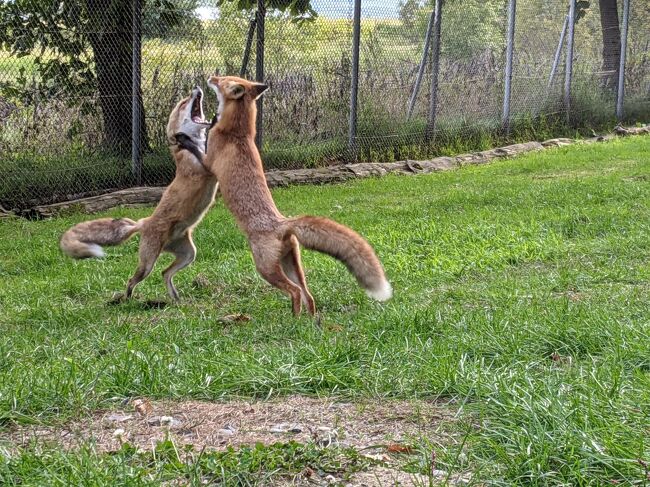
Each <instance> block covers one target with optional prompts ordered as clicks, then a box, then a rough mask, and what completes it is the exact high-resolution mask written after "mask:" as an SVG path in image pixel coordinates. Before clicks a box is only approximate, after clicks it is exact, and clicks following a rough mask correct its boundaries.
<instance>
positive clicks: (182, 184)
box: [60, 86, 218, 300]
mask: <svg viewBox="0 0 650 487" xmlns="http://www.w3.org/2000/svg"><path fill="white" fill-rule="evenodd" d="M202 100H203V92H202V91H201V89H200V88H199V87H198V86H197V87H196V88H194V89H193V90H192V94H191V95H190V96H188V97H187V98H184V99H183V100H181V101H180V102H178V104H177V105H176V107H175V108H174V109H173V110H172V113H171V115H170V116H169V122H168V123H167V138H168V140H169V143H170V144H171V153H172V156H173V157H174V160H175V162H176V176H175V177H174V180H173V181H172V182H171V184H170V185H169V186H168V187H167V189H166V190H165V192H164V193H163V195H162V198H161V200H160V203H158V206H157V207H156V209H155V210H154V212H153V214H152V215H151V216H150V217H147V218H142V219H141V220H138V221H137V222H134V221H133V220H130V219H128V218H119V219H111V218H101V219H99V220H93V221H88V222H83V223H79V224H78V225H75V226H74V227H72V228H70V229H69V230H68V231H67V232H65V233H64V234H63V236H62V237H61V242H60V244H61V249H62V250H63V252H64V253H65V254H67V255H69V256H70V257H73V258H75V259H82V258H86V257H102V256H103V255H104V252H103V250H102V246H106V245H119V244H121V243H123V242H125V241H126V240H127V239H128V238H129V237H131V236H132V235H134V234H135V233H138V232H139V233H140V263H139V265H138V268H137V270H136V271H135V274H134V275H133V277H131V279H129V282H128V284H127V288H126V294H125V295H124V296H123V297H125V298H130V297H131V295H132V293H133V289H134V288H135V286H136V285H137V284H138V283H139V282H141V281H142V280H143V279H145V278H146V277H147V276H148V275H149V274H150V273H151V271H152V270H153V267H154V264H155V263H156V260H157V259H158V256H159V255H160V253H161V252H170V253H172V254H174V255H175V257H176V259H175V260H174V262H172V264H171V265H170V266H169V267H168V268H167V269H165V270H164V271H163V277H164V279H165V285H166V286H167V291H168V293H169V295H170V296H171V298H172V299H174V300H177V299H178V291H177V290H176V287H175V286H174V283H173V277H174V274H176V273H177V272H178V271H180V270H181V269H183V268H184V267H187V266H188V265H190V264H191V263H192V262H193V261H194V258H195V256H196V248H195V246H194V243H193V242H192V230H193V229H194V227H195V226H196V225H197V224H198V223H199V222H200V221H201V219H202V218H203V216H204V215H205V213H206V212H207V211H208V209H209V208H210V206H211V205H212V203H213V202H214V199H215V195H216V193H217V190H218V184H217V179H216V178H215V177H214V176H213V175H212V174H211V173H210V172H209V171H207V170H206V168H205V167H204V166H203V157H204V152H205V144H206V140H205V132H206V129H207V128H208V127H209V126H210V123H208V122H207V121H205V120H204V118H203V104H202Z"/></svg>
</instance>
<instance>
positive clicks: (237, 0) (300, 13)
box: [217, 0, 317, 22]
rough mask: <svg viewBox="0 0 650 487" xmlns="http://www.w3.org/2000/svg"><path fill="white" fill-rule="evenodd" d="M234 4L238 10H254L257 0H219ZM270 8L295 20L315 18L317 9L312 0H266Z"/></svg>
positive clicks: (218, 2) (220, 3) (219, 1)
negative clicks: (312, 4)
mask: <svg viewBox="0 0 650 487" xmlns="http://www.w3.org/2000/svg"><path fill="white" fill-rule="evenodd" d="M228 3H231V4H234V5H235V7H236V9H237V10H240V11H252V10H254V9H256V8H257V0H217V5H219V6H223V5H226V4H228ZM265 7H266V8H267V9H268V10H275V11H278V12H282V13H287V14H288V15H289V16H290V17H291V18H292V21H294V22H303V21H311V20H314V19H315V18H316V16H317V14H316V11H315V10H314V8H313V7H312V6H311V0H265Z"/></svg>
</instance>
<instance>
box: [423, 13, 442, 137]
mask: <svg viewBox="0 0 650 487" xmlns="http://www.w3.org/2000/svg"><path fill="white" fill-rule="evenodd" d="M441 21H442V0H436V9H435V14H434V19H433V41H434V44H433V52H432V55H431V92H430V97H429V117H428V119H427V129H426V133H425V136H426V139H427V140H431V139H432V138H433V136H434V134H435V131H436V111H437V108H438V72H439V71H440V23H441Z"/></svg>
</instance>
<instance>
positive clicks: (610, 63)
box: [598, 0, 621, 90]
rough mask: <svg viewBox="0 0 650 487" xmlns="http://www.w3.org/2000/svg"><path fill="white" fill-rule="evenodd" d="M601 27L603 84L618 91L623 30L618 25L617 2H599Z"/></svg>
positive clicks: (599, 0)
mask: <svg viewBox="0 0 650 487" xmlns="http://www.w3.org/2000/svg"><path fill="white" fill-rule="evenodd" d="M598 3H599V6H600V27H601V30H602V33H603V71H604V74H603V84H604V85H605V87H607V88H609V89H612V90H613V89H616V85H617V82H618V68H619V63H620V60H621V30H620V27H619V24H618V8H617V6H616V0H598Z"/></svg>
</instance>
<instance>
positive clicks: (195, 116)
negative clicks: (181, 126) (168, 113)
mask: <svg viewBox="0 0 650 487" xmlns="http://www.w3.org/2000/svg"><path fill="white" fill-rule="evenodd" d="M202 100H203V93H201V92H200V91H199V92H197V94H196V96H195V97H194V100H193V101H192V109H191V112H190V116H191V117H192V122H194V123H199V124H205V123H207V122H206V120H205V119H204V118H203V103H201V102H202Z"/></svg>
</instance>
